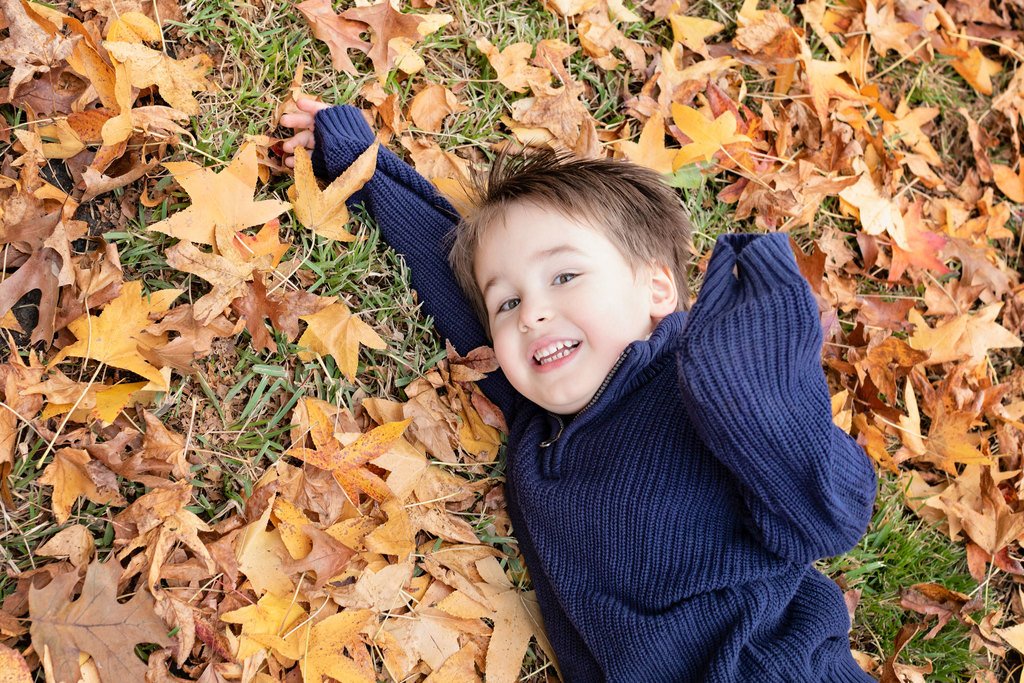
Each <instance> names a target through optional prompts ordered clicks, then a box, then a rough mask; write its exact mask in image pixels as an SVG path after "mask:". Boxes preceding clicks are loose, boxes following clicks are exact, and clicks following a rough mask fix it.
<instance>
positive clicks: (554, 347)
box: [533, 341, 579, 362]
mask: <svg viewBox="0 0 1024 683" xmlns="http://www.w3.org/2000/svg"><path fill="white" fill-rule="evenodd" d="M578 343H579V342H574V341H560V342H555V343H554V344H551V345H550V346H545V347H544V348H543V349H541V350H540V351H538V352H537V353H535V354H533V358H534V360H536V361H538V362H540V361H542V360H544V359H545V358H546V357H547V356H550V355H552V354H555V353H558V352H559V351H561V350H562V349H565V348H573V347H575V346H576V344H578ZM563 355H564V354H563Z"/></svg>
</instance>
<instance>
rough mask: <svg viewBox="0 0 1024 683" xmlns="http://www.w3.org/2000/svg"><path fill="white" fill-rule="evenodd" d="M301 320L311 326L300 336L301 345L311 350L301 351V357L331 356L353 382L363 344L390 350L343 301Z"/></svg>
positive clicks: (306, 358)
mask: <svg viewBox="0 0 1024 683" xmlns="http://www.w3.org/2000/svg"><path fill="white" fill-rule="evenodd" d="M301 320H305V321H306V322H307V323H308V325H309V326H308V327H307V328H306V331H305V332H303V333H302V336H301V337H299V346H305V347H306V348H308V349H309V351H300V352H299V358H300V359H302V360H304V361H308V360H311V359H312V358H313V356H314V354H321V355H323V354H330V355H331V356H333V357H334V360H335V362H336V363H337V364H338V369H340V370H341V371H342V372H343V373H344V374H345V376H346V377H347V378H348V379H349V380H350V381H352V380H354V379H355V376H356V369H357V367H358V363H359V345H360V344H362V345H364V346H368V347H370V348H371V349H386V348H387V343H386V342H385V341H384V340H383V339H381V338H380V336H379V335H378V334H377V333H376V332H374V331H373V328H372V327H370V326H369V325H367V324H366V323H364V322H363V321H362V320H360V319H359V318H358V317H356V316H354V315H352V313H351V312H350V311H349V309H348V306H346V305H345V304H343V303H341V302H340V301H339V302H338V303H335V304H331V305H330V306H328V307H327V308H324V309H323V310H321V311H319V312H317V313H314V314H312V315H306V316H301ZM310 352H312V353H310Z"/></svg>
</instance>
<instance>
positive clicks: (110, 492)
mask: <svg viewBox="0 0 1024 683" xmlns="http://www.w3.org/2000/svg"><path fill="white" fill-rule="evenodd" d="M39 483H40V484H43V485H45V486H52V487H53V494H52V496H51V505H52V506H53V516H54V517H55V518H56V519H57V523H58V524H63V523H64V522H66V521H68V517H69V516H70V515H71V508H72V506H74V504H75V501H77V500H78V498H79V496H85V497H86V498H88V499H89V500H91V501H92V502H94V503H99V504H101V505H104V504H111V505H124V504H125V502H126V501H125V499H124V497H122V496H121V493H120V491H119V490H118V487H117V478H116V477H115V476H114V474H113V472H111V471H110V470H108V469H107V468H105V467H103V465H101V464H99V463H98V462H95V461H94V460H93V459H92V458H90V457H89V454H88V453H86V452H85V451H83V450H81V449H78V448H62V449H60V450H58V451H57V452H55V453H54V455H53V462H51V463H50V464H49V465H47V466H46V469H45V470H43V474H42V476H40V477H39Z"/></svg>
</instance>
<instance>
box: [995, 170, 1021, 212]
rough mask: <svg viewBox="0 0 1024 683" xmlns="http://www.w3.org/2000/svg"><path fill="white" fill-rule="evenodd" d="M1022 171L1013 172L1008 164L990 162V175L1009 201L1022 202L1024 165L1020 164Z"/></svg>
mask: <svg viewBox="0 0 1024 683" xmlns="http://www.w3.org/2000/svg"><path fill="white" fill-rule="evenodd" d="M1021 171H1022V173H1014V172H1013V169H1011V168H1010V167H1009V166H1003V165H1002V164H992V177H993V178H994V179H995V181H996V187H998V188H999V189H1000V190H1001V191H1002V193H1003V194H1005V195H1006V196H1007V197H1008V198H1009V199H1010V201H1012V202H1017V203H1018V204H1024V165H1022V166H1021Z"/></svg>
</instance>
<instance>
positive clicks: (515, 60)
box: [476, 38, 551, 93]
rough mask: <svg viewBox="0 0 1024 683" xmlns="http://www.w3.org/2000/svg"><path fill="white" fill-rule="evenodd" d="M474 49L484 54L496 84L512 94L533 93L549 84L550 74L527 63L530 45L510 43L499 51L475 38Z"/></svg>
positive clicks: (485, 40) (530, 49)
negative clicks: (531, 90)
mask: <svg viewBox="0 0 1024 683" xmlns="http://www.w3.org/2000/svg"><path fill="white" fill-rule="evenodd" d="M476 49H478V50H480V52H482V53H484V55H485V56H486V57H487V61H488V62H490V64H491V68H493V69H494V71H495V73H497V75H498V82H499V83H501V84H502V85H503V86H505V87H506V88H508V89H509V90H511V91H512V92H520V93H521V92H526V91H527V90H530V89H531V88H532V89H534V90H535V91H536V90H538V88H544V87H547V86H549V85H550V83H551V72H550V71H548V70H547V69H544V68H542V67H539V66H533V65H531V64H529V63H528V61H529V59H530V56H531V55H532V54H533V45H531V44H530V43H523V42H520V43H512V44H510V45H507V46H505V49H504V50H499V49H498V48H497V47H495V46H494V45H493V44H491V41H489V40H487V39H486V38H477V41H476Z"/></svg>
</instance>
